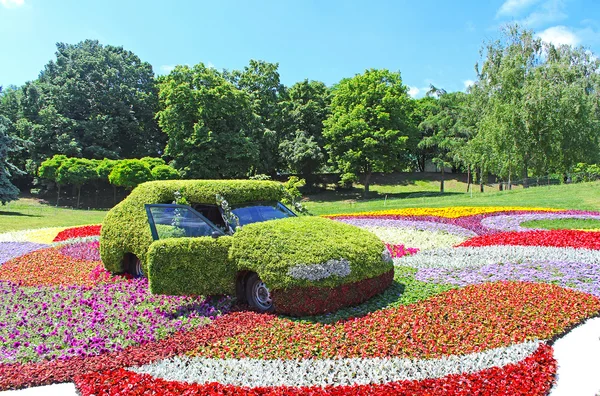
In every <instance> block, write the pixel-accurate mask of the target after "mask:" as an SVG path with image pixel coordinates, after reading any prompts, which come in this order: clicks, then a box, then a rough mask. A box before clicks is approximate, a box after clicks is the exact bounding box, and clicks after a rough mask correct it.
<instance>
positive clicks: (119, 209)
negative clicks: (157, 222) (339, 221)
mask: <svg viewBox="0 0 600 396" xmlns="http://www.w3.org/2000/svg"><path fill="white" fill-rule="evenodd" d="M175 191H180V192H181V194H182V196H183V197H185V198H186V199H187V201H188V202H190V203H208V204H214V203H216V200H215V195H216V194H221V195H222V196H224V197H225V198H226V199H227V200H228V201H229V203H231V204H236V203H244V202H252V201H279V200H281V198H282V197H283V193H284V192H283V186H282V185H281V183H278V182H273V181H254V180H170V181H152V182H147V183H143V184H140V185H139V186H138V187H136V188H135V189H134V190H133V191H132V192H131V194H130V195H129V196H128V197H127V198H126V199H125V200H123V201H122V202H120V203H119V204H117V205H116V206H115V207H114V208H113V209H111V210H110V211H109V212H108V214H107V215H106V218H105V219H104V222H103V224H102V232H101V235H100V255H101V258H102V262H103V263H104V266H105V267H106V269H107V270H109V271H110V272H113V273H120V272H123V271H124V268H123V257H124V256H125V254H127V253H133V254H135V255H136V256H137V257H139V258H140V259H141V260H142V263H143V265H144V271H147V262H146V254H147V252H148V248H149V247H150V244H151V243H152V242H153V240H152V234H151V233H150V226H149V225H148V219H147V217H146V211H145V210H144V204H157V203H171V202H173V200H174V193H175ZM146 273H147V272H146Z"/></svg>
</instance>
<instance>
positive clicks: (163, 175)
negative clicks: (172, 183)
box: [152, 165, 179, 180]
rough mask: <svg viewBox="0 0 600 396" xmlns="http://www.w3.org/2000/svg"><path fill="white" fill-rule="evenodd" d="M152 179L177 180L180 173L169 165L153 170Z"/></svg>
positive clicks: (159, 166) (156, 167)
mask: <svg viewBox="0 0 600 396" xmlns="http://www.w3.org/2000/svg"><path fill="white" fill-rule="evenodd" d="M152 178H154V180H177V179H179V172H177V170H176V169H174V168H172V167H170V166H169V165H158V166H155V167H154V168H153V169H152Z"/></svg>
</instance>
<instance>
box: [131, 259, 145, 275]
mask: <svg viewBox="0 0 600 396" xmlns="http://www.w3.org/2000/svg"><path fill="white" fill-rule="evenodd" d="M127 273H128V274H129V275H131V276H132V277H134V278H144V277H145V275H144V266H143V265H142V260H140V259H139V258H138V257H137V256H136V255H133V254H132V255H130V256H129V265H128V266H127Z"/></svg>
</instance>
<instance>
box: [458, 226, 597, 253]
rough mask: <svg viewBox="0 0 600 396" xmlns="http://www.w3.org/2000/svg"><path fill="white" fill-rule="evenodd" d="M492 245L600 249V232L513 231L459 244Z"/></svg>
mask: <svg viewBox="0 0 600 396" xmlns="http://www.w3.org/2000/svg"><path fill="white" fill-rule="evenodd" d="M491 245H518V246H552V247H572V248H580V249H581V248H583V249H595V250H600V232H595V231H575V230H549V231H541V230H535V231H525V232H518V231H511V232H501V233H498V234H490V235H481V236H477V237H474V238H471V239H469V240H467V241H465V242H463V243H461V244H460V245H458V246H461V247H463V246H464V247H466V246H473V247H479V246H491Z"/></svg>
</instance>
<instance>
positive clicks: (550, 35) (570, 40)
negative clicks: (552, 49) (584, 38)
mask: <svg viewBox="0 0 600 396" xmlns="http://www.w3.org/2000/svg"><path fill="white" fill-rule="evenodd" d="M537 35H538V37H539V38H541V39H542V40H543V41H545V42H547V43H552V44H554V45H563V44H567V45H571V46H576V45H578V44H579V43H580V42H581V38H580V37H579V36H578V35H577V34H576V33H575V32H573V31H572V30H571V29H569V28H568V27H566V26H553V27H549V28H548V29H546V30H544V31H542V32H540V33H538V34H537Z"/></svg>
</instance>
